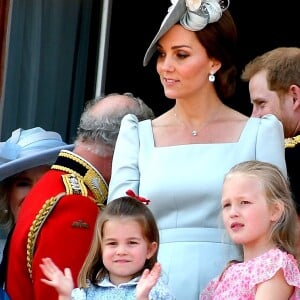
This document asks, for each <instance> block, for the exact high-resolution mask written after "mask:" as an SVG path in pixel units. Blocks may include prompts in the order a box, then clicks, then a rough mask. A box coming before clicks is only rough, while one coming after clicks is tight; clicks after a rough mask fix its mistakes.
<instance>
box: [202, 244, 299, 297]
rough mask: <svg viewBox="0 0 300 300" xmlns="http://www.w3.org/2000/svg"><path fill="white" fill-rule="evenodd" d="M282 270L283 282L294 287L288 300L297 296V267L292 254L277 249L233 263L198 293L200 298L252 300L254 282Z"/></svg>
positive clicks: (262, 280)
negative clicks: (284, 280)
mask: <svg viewBox="0 0 300 300" xmlns="http://www.w3.org/2000/svg"><path fill="white" fill-rule="evenodd" d="M279 269H282V270H283V273H284V277H285V279H286V282H287V283H288V284H289V285H292V286H294V287H295V291H294V293H293V295H292V297H290V300H296V299H297V300H300V271H299V267H298V263H297V261H296V259H295V258H294V256H292V255H291V254H288V253H286V252H283V251H281V250H279V249H272V250H269V251H268V252H266V253H264V254H262V255H261V256H258V257H256V258H253V259H251V260H249V261H246V262H242V263H236V264H233V265H231V266H230V267H228V268H227V269H226V270H225V271H224V272H223V274H222V276H221V277H220V276H219V277H217V278H215V279H213V280H212V281H210V282H209V283H208V285H207V286H206V288H205V289H204V290H203V291H202V293H201V294H200V298H199V299H200V300H224V299H227V300H229V299H230V300H254V299H255V292H256V286H257V285H258V284H259V283H261V282H264V281H266V280H269V279H270V278H272V277H273V276H274V275H275V274H276V273H277V271H278V270H279Z"/></svg>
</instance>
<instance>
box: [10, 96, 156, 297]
mask: <svg viewBox="0 0 300 300" xmlns="http://www.w3.org/2000/svg"><path fill="white" fill-rule="evenodd" d="M128 113H133V114H135V115H137V116H138V118H139V119H140V120H142V119H145V118H153V113H152V110H151V109H150V108H149V107H148V106H147V105H146V104H145V103H143V102H142V101H141V100H140V99H138V98H134V97H132V95H129V94H124V95H118V94H112V95H108V96H106V97H105V98H104V99H95V100H93V101H92V102H90V103H88V105H87V107H86V108H85V111H84V113H83V114H82V116H81V120H80V124H79V127H78V132H77V138H76V140H75V147H74V150H73V151H72V152H71V151H68V150H62V151H61V152H60V153H59V155H58V158H57V160H56V162H55V163H54V165H53V166H52V167H51V170H50V171H48V172H47V173H46V174H45V175H43V177H42V178H41V179H40V180H39V181H38V182H37V183H36V185H35V186H34V187H33V189H32V190H31V191H30V193H29V194H28V196H27V197H26V199H25V200H24V202H23V204H22V208H21V211H20V214H19V218H18V221H17V224H16V227H15V230H14V232H13V235H12V238H11V242H10V247H9V255H8V269H7V278H6V290H7V292H8V294H9V296H10V298H11V299H12V300H21V299H22V300H23V299H25V300H33V299H40V300H50V299H55V300H57V293H56V291H55V289H53V288H52V287H49V286H47V285H46V284H44V283H42V282H41V278H42V277H44V276H43V274H42V272H41V269H40V266H39V265H40V263H41V259H42V258H44V257H51V258H52V259H53V260H54V261H55V262H56V263H57V265H58V266H59V267H60V268H61V269H64V268H65V267H69V268H71V270H72V274H73V280H74V283H75V285H77V276H78V273H79V270H80V268H81V266H82V263H83V261H84V259H85V257H86V255H87V252H88V251H89V247H90V243H91V239H92V236H93V231H94V225H95V221H96V217H97V215H98V213H99V212H100V209H99V208H101V206H102V205H103V204H105V201H106V197H107V187H108V186H107V185H108V183H109V181H110V175H111V162H112V155H113V150H114V146H115V142H116V139H117V134H118V131H119V127H120V123H121V119H122V117H123V116H124V115H126V114H128Z"/></svg>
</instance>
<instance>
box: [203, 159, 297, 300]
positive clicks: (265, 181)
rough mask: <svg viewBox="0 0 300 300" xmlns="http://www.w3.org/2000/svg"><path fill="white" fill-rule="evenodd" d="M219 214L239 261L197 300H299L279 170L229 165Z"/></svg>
mask: <svg viewBox="0 0 300 300" xmlns="http://www.w3.org/2000/svg"><path fill="white" fill-rule="evenodd" d="M222 216H223V221H224V225H225V228H226V230H227V232H228V234H229V236H230V237H231V239H232V240H233V241H234V242H235V243H236V244H239V245H241V246H242V249H243V262H237V261H232V262H231V263H230V264H229V265H228V267H227V268H226V269H225V270H224V271H223V273H222V274H221V275H220V276H219V277H218V278H215V279H213V280H212V281H211V282H210V283H209V284H208V285H207V287H206V288H205V289H204V290H203V291H202V293H201V295H200V299H201V300H212V299H215V300H216V299H217V300H222V299H230V300H237V299H238V300H243V299H247V300H252V299H253V300H254V299H255V300H259V299H261V300H269V299H270V300H271V299H272V300H285V299H286V300H287V299H300V289H299V288H300V272H299V262H298V261H297V241H298V237H299V228H298V221H297V214H296V210H295V207H294V204H293V200H292V196H291V192H290V189H289V183H288V182H287V181H286V179H285V177H284V176H283V175H282V173H281V172H280V170H279V169H278V168H277V167H276V166H274V165H272V164H269V163H264V162H259V161H247V162H243V163H240V164H237V165H236V166H234V167H233V168H232V169H231V170H230V171H229V172H228V173H227V175H226V176H225V180H224V183H223V190H222Z"/></svg>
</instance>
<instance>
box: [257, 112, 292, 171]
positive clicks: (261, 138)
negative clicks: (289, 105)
mask: <svg viewBox="0 0 300 300" xmlns="http://www.w3.org/2000/svg"><path fill="white" fill-rule="evenodd" d="M260 122H261V123H260V126H259V129H258V134H257V144H256V159H257V160H261V161H265V162H269V163H272V164H274V165H276V166H277V167H279V169H280V170H281V171H282V172H283V174H284V175H285V176H287V170H286V163H285V154H284V151H285V150H284V133H283V126H282V123H281V122H280V121H279V120H278V119H277V118H276V117H275V116H274V115H271V114H267V115H265V116H263V117H262V118H261V119H260Z"/></svg>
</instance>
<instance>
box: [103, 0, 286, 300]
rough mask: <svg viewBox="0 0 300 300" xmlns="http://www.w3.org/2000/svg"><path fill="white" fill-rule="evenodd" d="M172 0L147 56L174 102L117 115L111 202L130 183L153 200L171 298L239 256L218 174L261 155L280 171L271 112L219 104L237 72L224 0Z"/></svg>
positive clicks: (195, 294) (187, 294)
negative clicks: (143, 114) (253, 114)
mask: <svg viewBox="0 0 300 300" xmlns="http://www.w3.org/2000/svg"><path fill="white" fill-rule="evenodd" d="M173 2H174V3H173V6H172V7H171V8H170V10H169V13H168V15H167V16H166V18H165V19H164V21H163V23H162V25H161V27H160V30H159V32H158V33H157V35H156V36H155V38H154V40H153V42H152V44H151V45H150V47H149V49H148V51H147V53H146V56H145V58H144V65H146V64H147V63H148V62H149V59H150V58H151V56H152V54H153V53H154V52H155V50H157V51H158V57H157V63H156V69H157V72H158V74H159V76H160V80H161V83H162V85H163V88H164V93H165V95H166V97H168V98H170V99H175V100H174V102H175V104H174V107H173V108H171V109H170V110H169V111H167V112H165V113H164V114H162V115H161V116H159V117H157V118H156V119H154V120H152V121H151V120H146V121H142V122H138V120H137V118H136V117H135V116H133V115H127V116H125V117H124V119H123V121H122V125H121V129H120V132H119V136H118V140H117V144H116V148H115V153H114V158H113V166H112V178H111V181H110V185H109V196H108V197H109V198H108V202H110V201H111V200H112V199H114V198H116V197H119V196H123V195H125V193H126V191H127V190H129V189H132V190H133V191H134V192H135V193H137V194H139V195H140V196H142V197H145V198H147V199H150V200H151V202H150V205H149V208H150V209H151V210H152V212H153V214H154V216H155V218H156V222H157V224H158V228H159V230H160V237H161V240H160V248H159V255H158V261H159V262H160V263H161V264H162V269H163V270H164V272H165V273H166V276H167V279H168V286H169V287H170V289H171V290H172V291H173V293H174V295H175V297H176V299H177V300H186V299H188V300H198V298H199V293H200V291H201V290H202V289H203V288H204V287H205V286H206V284H207V283H208V282H209V281H210V280H211V279H212V278H214V277H215V276H216V275H218V274H219V273H220V272H221V271H222V270H223V269H224V266H225V265H226V263H227V262H228V261H229V260H231V259H238V258H239V251H238V249H237V248H236V247H235V246H234V245H233V244H231V243H230V241H229V239H228V238H227V236H226V234H225V231H224V226H223V224H222V222H221V218H220V217H219V211H220V199H221V188H222V182H223V177H224V175H225V173H227V172H228V171H229V169H230V168H231V167H232V166H233V165H235V164H237V163H239V162H242V161H245V160H262V161H266V162H270V163H273V164H275V165H277V166H278V167H279V168H280V169H281V170H282V172H284V174H286V166H285V158H284V137H283V129H282V125H281V123H280V122H279V121H278V119H277V118H276V117H275V116H273V115H266V116H265V117H263V118H261V119H259V118H248V117H247V116H245V115H243V114H241V113H239V112H237V111H236V110H233V109H232V108H230V107H229V106H227V105H226V104H225V101H226V98H228V97H230V96H232V94H233V93H234V87H235V84H234V82H235V81H234V78H235V75H236V72H235V71H236V69H235V67H234V49H235V43H236V28H235V25H234V22H233V20H232V18H231V15H230V13H229V11H228V10H227V7H226V6H224V5H225V4H226V1H222V2H220V3H219V1H218V0H206V1H202V2H201V1H199V2H198V4H199V5H198V7H197V1H192V2H191V1H187V4H186V2H185V0H178V1H177V2H176V1H173ZM192 10H193V12H192ZM205 16H206V17H205ZM207 16H209V17H207ZM197 17H199V18H197ZM209 21H210V22H212V23H208V22H209ZM205 22H206V23H205Z"/></svg>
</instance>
